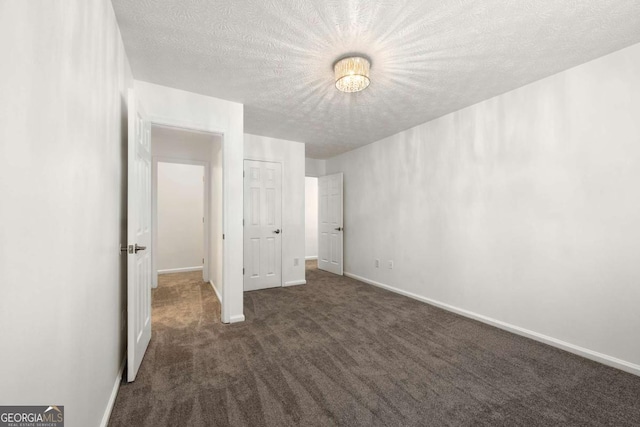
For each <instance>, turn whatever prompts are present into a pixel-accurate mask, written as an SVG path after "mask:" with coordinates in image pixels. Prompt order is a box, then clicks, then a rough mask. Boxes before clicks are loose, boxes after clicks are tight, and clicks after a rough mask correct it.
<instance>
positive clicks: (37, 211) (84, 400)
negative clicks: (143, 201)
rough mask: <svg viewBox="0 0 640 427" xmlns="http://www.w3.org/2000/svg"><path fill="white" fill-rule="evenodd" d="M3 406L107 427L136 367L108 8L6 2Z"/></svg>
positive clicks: (117, 65)
mask: <svg viewBox="0 0 640 427" xmlns="http://www.w3.org/2000/svg"><path fill="white" fill-rule="evenodd" d="M0 51H1V52H2V57H3V59H2V61H3V63H2V66H0V194H2V201H1V202H0V224H2V225H0V342H2V351H1V353H0V378H1V380H0V382H1V384H2V385H1V386H0V402H1V403H2V404H9V403H10V404H13V405H34V404H45V403H46V402H57V403H58V404H61V405H65V415H66V417H67V419H66V425H67V426H69V427H74V426H97V425H100V423H101V420H102V418H103V414H104V413H105V411H106V409H107V408H108V404H109V402H110V397H111V393H112V391H113V389H114V386H115V385H117V384H118V383H117V382H116V380H117V379H119V378H118V374H119V369H120V366H121V363H122V361H123V357H124V353H125V340H124V338H125V332H124V329H123V328H124V326H125V325H124V324H123V323H121V320H122V317H121V315H122V313H123V310H124V309H125V301H126V282H125V280H126V256H121V255H120V254H119V245H120V243H126V229H125V227H126V184H127V183H126V179H125V177H126V173H125V172H124V171H126V154H127V150H126V135H127V133H126V132H127V115H126V114H127V112H126V90H127V88H128V87H130V86H132V84H133V80H132V77H131V70H130V68H129V64H128V61H127V58H126V55H125V51H124V48H123V45H122V41H121V38H120V34H119V31H118V27H117V25H116V21H115V16H114V13H113V10H112V7H111V2H108V1H86V0H68V1H46V2H31V1H13V2H9V1H3V2H0Z"/></svg>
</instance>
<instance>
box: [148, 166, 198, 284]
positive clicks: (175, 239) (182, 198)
mask: <svg viewBox="0 0 640 427" xmlns="http://www.w3.org/2000/svg"><path fill="white" fill-rule="evenodd" d="M203 218H204V166H198V165H187V164H179V163H162V162H160V163H158V210H157V220H158V242H157V245H156V248H157V251H158V253H157V254H156V257H157V269H158V272H161V273H170V272H176V271H185V270H187V269H189V270H194V269H202V265H203V259H204V221H203Z"/></svg>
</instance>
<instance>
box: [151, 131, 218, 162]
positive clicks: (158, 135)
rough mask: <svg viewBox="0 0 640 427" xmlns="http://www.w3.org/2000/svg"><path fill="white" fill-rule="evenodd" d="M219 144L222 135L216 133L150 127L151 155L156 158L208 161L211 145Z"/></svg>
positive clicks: (211, 150) (210, 154) (209, 159)
mask: <svg viewBox="0 0 640 427" xmlns="http://www.w3.org/2000/svg"><path fill="white" fill-rule="evenodd" d="M221 144H222V137H221V136H220V135H216V134H211V133H204V132H189V131H188V130H185V129H178V128H166V127H163V126H152V127H151V155H152V156H153V157H156V158H158V157H162V158H165V159H179V160H192V161H197V162H205V163H208V162H210V161H211V156H212V153H213V150H214V148H213V147H214V146H215V145H218V146H220V145H221Z"/></svg>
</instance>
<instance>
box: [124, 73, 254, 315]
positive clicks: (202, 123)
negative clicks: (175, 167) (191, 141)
mask: <svg viewBox="0 0 640 427" xmlns="http://www.w3.org/2000/svg"><path fill="white" fill-rule="evenodd" d="M135 88H136V91H137V93H138V94H139V96H140V99H141V101H142V103H143V105H144V107H145V110H146V113H147V115H148V116H149V118H150V120H151V121H152V122H153V123H156V124H159V123H162V124H165V125H166V124H170V125H172V126H177V127H182V128H186V129H195V130H201V131H207V132H215V133H221V134H223V135H224V136H223V143H222V145H223V148H222V155H223V157H224V162H223V164H224V168H223V170H222V176H223V179H222V182H223V195H222V197H223V200H224V207H223V209H224V212H223V220H224V225H223V232H224V235H225V240H224V242H223V245H224V268H223V269H222V276H223V277H222V280H221V281H220V282H221V285H220V284H218V283H216V286H220V288H221V290H222V292H221V293H222V299H223V301H222V321H223V322H225V323H228V322H231V323H233V322H240V321H243V320H244V314H243V306H242V300H243V281H242V264H243V253H242V245H243V241H242V232H243V230H242V212H243V197H242V192H243V182H242V170H243V161H244V145H243V114H244V112H243V111H244V110H243V106H242V104H238V103H235V102H230V101H225V100H222V99H217V98H212V97H210V96H204V95H199V94H196V93H192V92H186V91H183V90H178V89H173V88H169V87H165V86H159V85H155V84H152V83H147V82H142V81H138V80H136V82H135ZM212 170H213V167H212ZM212 191H215V189H214V188H213V186H212ZM212 203H214V200H213V198H212ZM214 232H215V228H214V227H212V230H211V242H210V245H211V246H212V248H213V247H214V246H215V245H216V242H214V241H213V239H214V238H215V235H214ZM212 256H213V257H215V254H214V253H213V251H212ZM213 261H214V260H213V259H212V265H213V264H214V263H213Z"/></svg>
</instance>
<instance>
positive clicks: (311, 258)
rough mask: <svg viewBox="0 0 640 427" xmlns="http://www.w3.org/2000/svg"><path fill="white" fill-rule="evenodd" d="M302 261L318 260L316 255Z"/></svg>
mask: <svg viewBox="0 0 640 427" xmlns="http://www.w3.org/2000/svg"><path fill="white" fill-rule="evenodd" d="M304 259H305V261H313V260H314V259H318V255H312V256H306V257H304Z"/></svg>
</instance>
